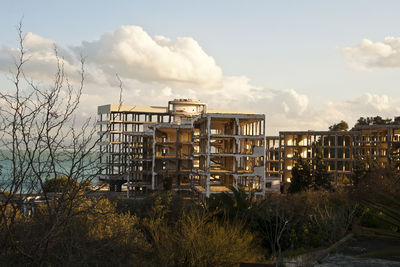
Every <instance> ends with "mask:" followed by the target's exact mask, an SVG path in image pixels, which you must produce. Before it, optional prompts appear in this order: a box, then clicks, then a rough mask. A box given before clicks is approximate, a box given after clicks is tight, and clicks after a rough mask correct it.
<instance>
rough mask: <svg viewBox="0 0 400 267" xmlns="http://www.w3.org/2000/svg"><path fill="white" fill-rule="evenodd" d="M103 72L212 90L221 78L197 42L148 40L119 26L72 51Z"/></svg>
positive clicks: (143, 34) (135, 30) (134, 28)
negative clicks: (81, 55)
mask: <svg viewBox="0 0 400 267" xmlns="http://www.w3.org/2000/svg"><path fill="white" fill-rule="evenodd" d="M72 49H73V51H75V53H76V54H84V55H86V56H87V62H88V63H89V64H93V65H95V66H96V67H98V68H100V69H102V70H103V71H104V73H109V74H111V75H114V74H115V73H118V74H119V75H120V76H121V77H123V78H128V79H136V80H139V81H142V82H159V83H162V84H167V85H170V86H175V87H179V86H196V87H202V88H211V87H216V86H218V85H219V83H220V82H221V79H222V71H221V68H220V67H218V66H217V64H216V63H215V60H214V58H213V57H211V56H209V55H207V54H206V53H205V52H204V50H203V49H202V48H201V47H200V45H199V44H198V43H197V41H196V40H194V39H193V38H190V37H180V38H177V39H176V40H174V41H173V40H170V39H168V38H166V37H164V36H159V35H157V36H154V37H151V36H150V35H149V34H148V33H147V32H145V31H144V30H143V29H142V28H141V27H138V26H121V27H120V28H119V29H117V30H116V31H114V32H111V33H106V34H104V35H102V36H101V37H100V38H99V39H98V40H95V41H92V42H83V43H82V45H81V46H76V47H73V48H72Z"/></svg>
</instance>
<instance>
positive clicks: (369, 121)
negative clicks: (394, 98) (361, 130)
mask: <svg viewBox="0 0 400 267" xmlns="http://www.w3.org/2000/svg"><path fill="white" fill-rule="evenodd" d="M398 123H400V119H399V118H395V120H394V121H392V119H390V118H387V119H383V118H382V117H381V116H375V117H365V118H364V117H360V118H359V119H358V120H357V123H356V124H355V125H354V126H355V127H356V126H361V125H391V124H398Z"/></svg>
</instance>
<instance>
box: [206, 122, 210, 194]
mask: <svg viewBox="0 0 400 267" xmlns="http://www.w3.org/2000/svg"><path fill="white" fill-rule="evenodd" d="M210 135H211V118H210V117H209V116H207V151H206V153H207V156H206V171H207V180H206V196H207V197H210V195H211V193H210V151H211V147H210V142H211V140H210V139H211V138H210Z"/></svg>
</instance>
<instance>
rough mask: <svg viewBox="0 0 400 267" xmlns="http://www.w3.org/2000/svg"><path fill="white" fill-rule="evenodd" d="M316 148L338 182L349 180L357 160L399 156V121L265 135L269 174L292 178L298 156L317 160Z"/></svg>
mask: <svg viewBox="0 0 400 267" xmlns="http://www.w3.org/2000/svg"><path fill="white" fill-rule="evenodd" d="M317 149H318V150H320V153H322V157H323V160H324V161H325V162H326V163H327V165H328V171H329V172H330V173H332V175H333V176H334V182H335V183H336V184H346V183H349V182H350V180H349V176H350V175H351V174H352V172H353V168H354V163H355V161H356V160H358V159H372V160H374V161H376V162H378V163H379V164H381V165H384V164H386V163H388V162H390V161H397V160H399V152H400V150H399V149H400V125H363V126H357V127H355V128H353V129H352V130H351V131H340V132H335V131H285V132H280V133H279V136H267V137H266V150H267V151H266V175H267V176H273V177H280V178H281V181H282V182H283V183H288V182H290V179H291V177H292V174H291V170H292V168H293V166H294V165H295V163H296V160H297V159H298V157H299V156H301V157H302V158H304V159H309V160H314V158H315V155H316V153H317Z"/></svg>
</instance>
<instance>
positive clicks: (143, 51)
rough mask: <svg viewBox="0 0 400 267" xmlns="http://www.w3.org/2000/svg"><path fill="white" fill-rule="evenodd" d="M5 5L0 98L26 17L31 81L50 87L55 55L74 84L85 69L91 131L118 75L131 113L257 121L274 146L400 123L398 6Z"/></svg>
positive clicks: (114, 96)
mask: <svg viewBox="0 0 400 267" xmlns="http://www.w3.org/2000/svg"><path fill="white" fill-rule="evenodd" d="M1 2H2V5H1V6H2V8H1V9H0V23H1V27H0V36H1V38H0V72H1V73H0V90H8V89H9V88H11V85H10V83H9V82H8V80H7V73H8V72H9V70H10V69H12V65H13V61H12V55H13V54H15V48H16V47H17V44H18V42H17V41H18V40H17V32H16V29H15V26H16V25H17V24H18V22H19V21H20V19H21V17H23V30H24V32H25V33H26V39H25V45H26V47H27V48H28V51H29V56H30V61H29V62H28V64H27V65H26V72H27V73H28V74H29V76H30V77H32V78H33V79H36V80H37V81H40V84H41V85H43V86H46V84H47V83H49V82H51V80H52V79H53V74H54V71H55V70H54V66H55V59H54V52H53V48H54V45H56V46H57V48H58V51H59V53H60V55H62V56H63V58H64V65H65V70H66V72H67V74H68V75H69V76H70V79H71V81H74V80H76V77H77V74H78V71H79V68H80V66H79V59H80V56H84V57H85V59H86V77H87V79H86V85H85V90H84V95H83V97H82V107H81V112H80V113H79V116H80V117H81V118H82V119H83V118H86V117H89V116H95V115H96V107H97V106H98V105H103V104H108V103H117V102H118V97H119V96H118V93H119V88H118V81H117V79H116V74H118V75H119V77H120V78H121V80H122V81H123V84H124V104H142V105H158V106H160V105H164V106H165V105H166V104H167V102H168V100H170V99H173V98H195V99H200V100H201V101H204V102H207V103H208V105H209V107H210V108H218V109H241V110H252V111H255V112H258V113H264V114H266V117H267V134H268V135H275V134H277V133H278V132H279V131H282V130H309V129H313V130H324V129H327V128H328V126H329V125H331V124H332V123H335V122H338V121H340V120H346V121H348V122H349V124H350V125H352V124H354V122H355V121H356V120H357V118H359V117H360V116H374V115H381V116H383V117H393V116H397V115H400V17H399V15H398V12H399V10H400V1H385V0H382V1H330V2H328V1H222V0H221V1H196V2H195V1H183V0H182V1H72V0H70V1H62V2H61V1H59V2H57V1H40V0H39V1H17V0H13V1H8V0H2V1H1Z"/></svg>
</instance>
